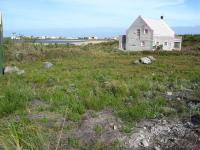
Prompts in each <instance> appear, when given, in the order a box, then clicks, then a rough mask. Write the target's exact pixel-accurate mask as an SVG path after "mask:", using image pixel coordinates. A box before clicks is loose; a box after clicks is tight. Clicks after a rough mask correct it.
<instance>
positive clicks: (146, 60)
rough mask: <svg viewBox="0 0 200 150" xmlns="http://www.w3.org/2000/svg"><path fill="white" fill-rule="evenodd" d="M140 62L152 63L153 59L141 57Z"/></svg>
mask: <svg viewBox="0 0 200 150" xmlns="http://www.w3.org/2000/svg"><path fill="white" fill-rule="evenodd" d="M140 63H142V64H151V59H149V58H148V57H143V58H140Z"/></svg>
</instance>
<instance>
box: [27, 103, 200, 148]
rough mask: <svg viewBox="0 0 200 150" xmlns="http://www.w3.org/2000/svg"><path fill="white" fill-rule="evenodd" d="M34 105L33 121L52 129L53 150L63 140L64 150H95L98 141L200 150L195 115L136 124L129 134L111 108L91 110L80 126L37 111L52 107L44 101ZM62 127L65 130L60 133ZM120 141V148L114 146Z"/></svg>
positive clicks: (121, 144) (50, 134)
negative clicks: (40, 108)
mask: <svg viewBox="0 0 200 150" xmlns="http://www.w3.org/2000/svg"><path fill="white" fill-rule="evenodd" d="M31 106H32V107H31V108H32V109H31V112H32V113H31V114H29V118H30V119H31V120H34V121H38V124H40V125H42V126H43V127H44V128H46V129H48V130H47V131H49V132H48V133H47V134H48V137H49V141H50V143H51V146H50V149H52V150H53V149H55V147H56V146H57V143H58V139H59V137H61V139H60V142H59V146H60V149H62V150H69V149H92V147H93V146H94V145H95V143H97V142H99V143H100V145H106V146H107V147H109V149H127V150H129V149H138V150H142V149H149V150H151V149H152V150H153V149H154V150H161V149H176V150H177V149H181V150H187V149H193V150H198V149H199V147H200V136H199V134H198V133H197V132H196V130H195V123H196V122H198V121H199V116H194V117H193V119H192V120H191V121H192V122H184V123H183V122H181V121H180V120H173V121H167V120H158V119H155V120H148V121H147V120H145V121H141V122H138V123H137V124H136V125H132V126H133V128H132V129H131V131H130V133H125V132H122V131H123V130H122V129H123V128H124V126H125V123H124V122H122V121H121V120H120V119H119V118H117V117H116V116H115V114H114V111H112V110H110V109H105V110H103V111H101V112H94V111H87V113H85V114H84V115H83V117H82V120H81V121H80V122H78V123H76V122H71V121H68V120H67V119H66V118H63V116H62V115H61V114H56V113H53V112H47V111H44V112H37V111H34V110H35V109H36V108H38V106H40V107H41V106H43V107H48V104H46V103H44V102H41V101H33V102H32V103H31ZM44 118H46V120H45V119H44ZM41 120H45V121H41ZM63 123H64V124H63ZM62 125H64V126H63V131H62V132H60V131H61V129H62ZM55 129H56V130H55ZM116 142H117V145H114V146H113V143H116ZM102 149H103V148H102Z"/></svg>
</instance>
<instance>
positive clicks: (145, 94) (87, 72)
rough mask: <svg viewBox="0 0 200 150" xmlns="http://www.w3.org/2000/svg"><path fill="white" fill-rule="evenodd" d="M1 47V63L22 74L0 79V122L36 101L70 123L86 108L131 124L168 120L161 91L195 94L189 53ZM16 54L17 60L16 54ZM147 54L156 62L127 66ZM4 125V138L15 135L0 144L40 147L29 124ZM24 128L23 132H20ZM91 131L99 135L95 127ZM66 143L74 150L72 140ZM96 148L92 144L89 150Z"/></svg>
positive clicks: (107, 46) (111, 46) (195, 67)
mask: <svg viewBox="0 0 200 150" xmlns="http://www.w3.org/2000/svg"><path fill="white" fill-rule="evenodd" d="M4 47H5V65H16V66H18V67H19V68H20V69H24V70H25V74H24V75H22V76H18V75H15V74H12V75H5V76H2V77H0V118H1V119H0V120H1V121H2V122H4V121H7V118H9V117H11V118H15V117H13V116H15V115H19V116H21V115H22V114H23V115H27V114H28V110H27V107H28V104H29V103H30V102H31V101H33V100H41V101H44V102H45V103H47V104H48V107H47V108H46V107H45V111H48V112H54V113H58V114H65V115H66V118H67V120H71V121H73V122H79V121H80V120H81V118H82V115H83V114H84V113H85V112H87V110H96V111H101V110H103V109H105V108H111V109H113V110H114V112H115V114H116V117H119V118H121V119H122V120H123V121H124V122H126V123H127V124H131V123H132V122H136V121H140V120H143V119H153V118H161V117H163V116H165V117H167V116H170V117H173V115H172V114H173V113H172V112H171V110H168V109H165V108H166V107H168V106H169V104H168V102H167V101H166V100H165V99H164V98H163V97H161V94H162V93H165V92H166V91H182V90H184V89H187V88H189V89H194V90H195V91H196V93H197V95H198V94H199V92H198V91H199V89H200V82H199V81H200V80H199V77H200V67H199V64H200V57H199V56H194V55H193V54H188V53H187V55H185V54H184V53H180V54H179V53H177V52H176V53H174V52H173V53H166V52H163V53H162V52H156V53H149V52H144V53H121V52H118V51H116V49H117V43H116V42H109V43H103V44H96V45H87V46H72V45H48V46H44V45H31V44H28V43H24V44H22V45H19V44H13V43H9V42H7V43H6V44H5V45H4ZM18 53H20V57H19V55H17V56H16V54H18ZM148 55H153V56H154V57H155V58H156V59H157V61H155V62H154V63H153V64H151V65H134V64H132V63H131V62H132V61H134V60H136V59H138V58H140V57H142V56H148ZM44 61H49V62H52V63H53V64H54V66H53V67H52V68H51V69H49V70H46V69H43V68H42V62H44ZM178 106H180V105H177V109H178V110H177V113H184V114H185V113H186V114H187V110H185V108H184V107H182V106H180V107H178ZM40 109H41V108H40ZM66 110H67V111H66ZM171 115H172V116H171ZM6 124H8V127H5V126H3V127H2V129H3V130H4V129H5V131H9V132H13V133H10V134H8V136H9V137H8V139H9V138H11V136H12V134H14V133H15V134H16V135H15V139H14V140H13V139H12V140H11V144H10V143H6V141H7V140H6V139H5V138H2V139H1V142H2V141H3V142H2V143H3V144H2V143H0V146H2V145H8V146H7V147H8V148H7V149H10V148H11V149H12V146H13V145H14V146H16V147H19V149H20V147H22V146H23V147H27V148H28V149H35V147H34V146H36V145H35V143H37V142H38V140H39V143H40V141H41V140H40V135H38V134H37V133H38V130H37V132H33V131H32V126H34V125H35V124H34V123H33V122H29V123H28V124H23V123H22V124H21V125H16V124H15V123H13V121H12V120H8V123H6ZM38 126H39V125H38ZM36 127H37V125H36ZM26 130H28V133H25V131H26ZM94 130H95V132H96V133H99V132H100V129H99V128H95V129H94ZM5 131H2V130H1V131H0V135H4V134H5ZM22 131H23V132H22ZM124 132H130V128H129V127H128V128H127V129H126V128H125V129H124ZM19 133H20V134H21V135H18V134H19ZM27 134H30V138H31V139H25V141H24V136H29V135H27ZM21 137H22V138H21ZM20 139H22V140H20ZM26 140H28V141H26ZM30 141H32V145H30ZM68 142H69V143H71V146H72V147H73V148H76V147H74V146H75V144H77V142H76V140H73V139H72V140H69V141H68ZM13 143H14V144H13ZM100 145H101V144H100V143H99V142H97V143H96V146H95V145H94V149H96V147H97V148H98V147H99V146H100ZM29 146H33V147H30V148H29ZM39 146H43V145H42V144H40V145H39ZM37 148H38V147H36V149H37ZM39 148H40V147H39ZM39 148H38V149H39Z"/></svg>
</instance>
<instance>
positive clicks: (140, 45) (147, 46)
mask: <svg viewBox="0 0 200 150" xmlns="http://www.w3.org/2000/svg"><path fill="white" fill-rule="evenodd" d="M181 45H182V37H179V36H176V34H175V32H174V31H173V30H172V29H171V28H170V27H169V26H168V25H167V23H166V22H165V21H164V18H163V16H161V18H160V19H159V20H155V19H147V18H144V17H142V16H139V17H138V18H137V19H136V20H135V21H134V23H133V24H132V25H131V26H130V27H129V29H128V30H127V32H126V35H122V36H120V38H119V48H120V49H122V50H128V51H144V50H150V51H153V50H156V49H158V48H160V49H162V50H166V51H172V50H181Z"/></svg>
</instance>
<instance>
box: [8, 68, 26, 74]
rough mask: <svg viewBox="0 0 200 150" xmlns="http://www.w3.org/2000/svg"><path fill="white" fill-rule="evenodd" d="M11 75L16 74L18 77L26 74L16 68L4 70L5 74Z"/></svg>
mask: <svg viewBox="0 0 200 150" xmlns="http://www.w3.org/2000/svg"><path fill="white" fill-rule="evenodd" d="M11 73H16V74H17V75H22V74H24V73H25V71H24V70H20V69H19V68H17V67H16V66H7V67H5V68H4V74H11Z"/></svg>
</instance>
